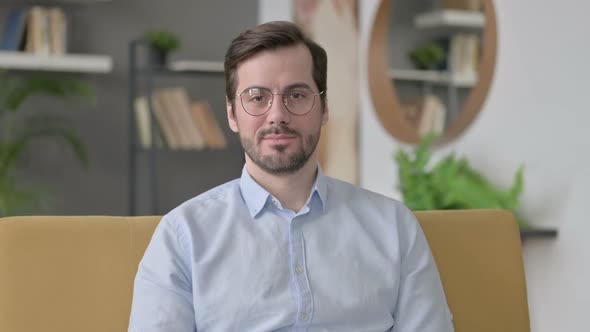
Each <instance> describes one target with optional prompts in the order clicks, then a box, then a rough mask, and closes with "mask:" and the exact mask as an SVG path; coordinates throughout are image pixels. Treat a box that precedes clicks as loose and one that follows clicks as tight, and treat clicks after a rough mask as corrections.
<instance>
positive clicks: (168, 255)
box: [129, 216, 197, 332]
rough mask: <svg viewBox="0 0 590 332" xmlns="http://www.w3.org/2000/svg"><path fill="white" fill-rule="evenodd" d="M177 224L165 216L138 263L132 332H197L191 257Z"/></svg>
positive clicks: (130, 323) (131, 317)
mask: <svg viewBox="0 0 590 332" xmlns="http://www.w3.org/2000/svg"><path fill="white" fill-rule="evenodd" d="M183 240H184V238H183V237H182V236H181V235H180V234H179V232H178V227H177V225H176V223H174V222H173V220H171V218H170V217H168V216H167V217H164V218H163V219H162V221H161V222H160V224H159V225H158V227H157V228H156V231H155V232H154V235H153V237H152V240H151V242H150V244H149V245H148V247H147V249H146V251H145V254H144V256H143V258H142V260H141V262H140V264H139V268H138V271H137V275H136V276H135V285H134V289H133V303H132V306H131V316H130V320H129V332H187V331H188V332H192V331H196V330H197V329H196V325H195V313H194V307H193V300H192V282H191V279H192V278H191V273H190V271H191V270H190V254H189V251H188V250H187V243H184V242H183Z"/></svg>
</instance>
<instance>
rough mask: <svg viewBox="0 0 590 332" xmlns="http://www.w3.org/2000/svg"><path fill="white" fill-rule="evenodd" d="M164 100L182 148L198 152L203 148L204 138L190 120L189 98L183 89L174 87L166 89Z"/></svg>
mask: <svg viewBox="0 0 590 332" xmlns="http://www.w3.org/2000/svg"><path fill="white" fill-rule="evenodd" d="M165 93H166V98H167V101H168V104H167V105H169V106H170V108H169V109H168V111H171V112H173V116H174V117H175V118H176V121H177V130H178V131H179V132H180V134H181V136H182V137H183V142H184V147H185V148H187V149H196V150H200V149H203V148H204V147H205V145H206V144H205V138H204V137H203V134H202V133H201V131H200V130H199V128H198V126H197V125H196V124H195V122H194V121H193V119H192V116H191V109H190V103H191V101H190V98H189V96H188V93H187V92H186V90H185V89H184V88H181V87H175V88H169V89H166V91H165Z"/></svg>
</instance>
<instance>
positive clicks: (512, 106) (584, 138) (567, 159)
mask: <svg viewBox="0 0 590 332" xmlns="http://www.w3.org/2000/svg"><path fill="white" fill-rule="evenodd" d="M259 1H260V2H259V3H260V5H261V7H265V8H262V9H261V11H260V12H261V16H260V17H259V21H260V22H263V21H268V20H273V19H281V18H288V17H290V12H289V6H288V4H287V3H288V2H289V1H288V0H281V1H276V0H270V1H269V0H266V1H265V0H259ZM359 1H360V16H361V17H360V18H361V20H360V28H361V33H360V37H361V54H360V61H361V68H366V63H364V61H366V58H367V54H366V51H367V47H368V44H369V35H370V26H371V23H372V20H373V17H374V15H375V12H376V10H377V6H378V5H379V0H359ZM384 1H387V0H384ZM406 1H411V0H406ZM495 4H496V14H497V20H498V30H499V31H498V48H499V51H498V58H497V65H496V72H495V78H494V82H493V85H492V89H491V91H490V94H489V95H488V99H487V102H486V104H485V105H484V108H483V110H482V112H481V113H480V115H479V117H478V118H477V119H476V121H475V122H474V123H473V125H472V126H471V127H470V128H469V129H468V130H467V131H466V133H465V134H464V135H463V136H462V137H461V138H459V139H458V140H457V141H456V142H455V143H454V144H452V145H450V146H448V147H446V148H445V149H443V150H441V151H440V152H439V156H440V155H442V154H445V153H446V152H448V151H450V150H454V151H456V152H457V153H458V154H459V155H462V156H466V157H467V158H468V159H469V160H470V162H471V163H472V165H473V166H474V167H475V168H476V169H478V170H481V171H482V172H483V173H484V174H485V175H487V176H488V177H490V178H491V179H493V180H494V181H495V182H496V183H497V184H498V185H500V186H508V185H509V184H510V183H511V181H512V177H513V175H514V172H515V171H516V169H517V168H518V166H520V165H521V164H522V165H525V186H526V189H525V193H524V197H523V199H524V201H523V209H522V210H523V213H524V215H525V216H526V217H527V218H528V219H530V221H531V223H533V224H534V225H536V226H547V227H557V228H558V229H559V236H558V238H557V239H543V240H528V241H527V242H526V243H525V244H524V248H523V249H524V261H525V268H526V275H527V284H528V291H529V306H530V312H531V324H532V331H533V332H557V331H560V332H561V331H567V332H578V331H580V332H582V331H588V326H587V325H588V324H587V322H586V320H587V319H585V318H587V315H588V313H589V309H590V282H589V281H588V280H590V264H589V263H590V220H588V219H589V218H588V217H587V216H586V215H587V214H589V213H590V212H588V211H586V210H587V209H585V210H584V211H583V208H585V207H586V206H585V204H588V200H589V198H590V130H588V129H590V42H589V41H590V37H589V36H588V35H587V34H588V32H590V18H589V17H588V13H590V2H587V1H582V0H561V1H549V0H518V1H514V0H496V1H495ZM360 74H361V117H360V120H361V133H360V151H361V160H360V168H361V184H362V186H364V187H366V188H368V189H371V190H374V191H376V192H380V193H382V194H385V195H388V196H392V197H397V198H399V194H398V193H397V192H396V190H395V189H394V188H395V187H396V185H397V180H396V178H397V174H396V167H395V164H394V163H393V159H392V158H393V153H394V151H395V149H396V148H397V147H398V144H397V143H396V142H395V141H394V140H393V139H392V138H391V137H390V136H389V134H387V133H386V132H385V130H384V129H383V128H382V127H381V125H380V124H379V123H378V121H377V118H376V115H375V114H374V112H373V106H372V104H371V100H370V94H369V92H368V84H367V78H366V71H364V70H361V73H360ZM332 111H333V112H337V110H332ZM435 157H436V156H435ZM500 319H501V318H500Z"/></svg>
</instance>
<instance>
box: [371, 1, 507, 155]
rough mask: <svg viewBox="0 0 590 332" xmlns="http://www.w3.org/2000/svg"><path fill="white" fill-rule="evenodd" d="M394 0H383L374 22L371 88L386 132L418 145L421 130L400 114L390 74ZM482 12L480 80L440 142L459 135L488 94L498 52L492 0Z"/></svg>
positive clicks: (484, 2)
mask: <svg viewBox="0 0 590 332" xmlns="http://www.w3.org/2000/svg"><path fill="white" fill-rule="evenodd" d="M398 1H400V0H398ZM394 2H395V0H381V2H380V4H379V8H378V9H377V13H376V15H375V19H374V21H373V26H372V32H371V39H370V44H369V57H368V67H369V68H368V74H369V90H370V93H371V97H372V101H373V108H374V110H375V112H376V113H377V116H378V118H379V121H380V122H381V125H382V126H383V127H384V128H385V129H386V130H387V132H389V134H390V135H392V136H393V137H394V138H395V139H397V140H400V141H402V142H404V143H409V144H418V143H419V142H420V141H421V138H420V136H419V134H418V131H417V129H416V128H414V127H412V126H411V125H410V123H409V122H408V121H407V120H406V119H405V118H404V116H403V114H402V113H401V107H400V101H399V98H398V95H397V93H396V89H395V84H394V83H393V80H392V79H391V78H390V77H389V71H390V69H389V67H390V65H389V60H388V54H387V53H388V49H387V45H388V44H389V38H388V37H389V29H390V20H389V19H390V14H391V6H392V5H393V3H394ZM483 12H484V16H485V28H484V32H483V43H482V48H481V49H482V54H481V58H480V64H479V68H478V70H477V72H478V79H477V83H476V84H475V85H474V86H473V88H471V91H470V92H469V96H468V97H467V99H466V100H465V103H464V104H463V108H462V110H461V111H460V112H459V113H458V115H457V118H456V119H454V120H453V122H452V123H450V124H449V126H448V127H446V129H445V131H444V133H443V135H442V136H441V137H440V138H439V139H438V141H437V143H447V142H450V141H452V140H454V139H456V138H457V137H459V136H460V135H461V134H462V133H463V132H464V130H465V129H466V128H467V127H468V126H469V125H470V124H471V123H472V122H473V120H474V119H475V118H476V117H477V115H478V113H479V112H480V110H481V108H482V106H483V103H484V102H485V99H486V97H487V95H488V93H489V90H490V87H491V84H492V79H493V76H494V69H495V66H496V53H497V25H496V14H495V9H494V4H493V2H492V0H483Z"/></svg>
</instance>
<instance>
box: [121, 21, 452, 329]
mask: <svg viewBox="0 0 590 332" xmlns="http://www.w3.org/2000/svg"><path fill="white" fill-rule="evenodd" d="M326 68H327V58H326V53H325V52H324V50H323V49H322V48H321V47H320V46H319V45H317V44H315V43H314V42H312V41H310V40H309V39H307V38H306V37H305V36H304V35H303V33H302V32H301V30H299V29H298V28H297V26H295V25H294V24H292V23H287V22H270V23H266V24H262V25H259V26H258V27H256V28H254V29H252V30H248V31H245V32H244V33H242V34H241V35H240V36H238V37H237V38H236V39H234V40H233V41H232V43H231V45H230V47H229V50H228V52H227V54H226V57H225V77H226V95H227V118H228V121H229V126H230V127H231V129H232V130H233V131H234V132H236V133H238V134H239V136H240V140H241V142H242V145H243V147H244V150H245V157H246V163H245V166H244V169H243V171H242V176H241V178H240V179H236V180H234V181H231V182H228V183H226V184H223V185H221V186H219V187H216V188H214V189H212V190H210V191H208V192H206V193H204V194H202V195H200V196H198V197H196V198H193V199H191V200H189V201H187V202H185V203H184V204H182V205H181V206H179V207H178V208H176V209H174V210H172V211H171V212H170V213H168V214H167V215H166V216H164V218H163V219H162V221H161V222H160V224H159V226H158V228H157V229H156V231H155V233H154V236H153V238H152V241H151V243H150V245H149V246H148V248H147V250H146V252H145V255H144V257H143V259H142V261H141V263H140V266H139V270H138V272H137V276H136V279H135V288H134V298H133V306H132V311H131V321H130V330H131V331H137V332H147V331H150V332H153V331H158V332H159V331H162V332H164V331H166V332H171V331H199V332H203V331H205V332H207V331H216V332H217V331H338V332H342V331H355V332H359V331H396V332H410V331H420V332H429V331H430V332H446V331H452V330H453V326H452V322H451V315H450V312H449V309H448V306H447V303H446V300H445V296H444V292H443V289H442V286H441V282H440V278H439V274H438V271H437V269H436V266H435V264H434V261H433V258H432V255H431V253H430V249H429V247H428V244H427V242H426V239H425V237H424V235H423V233H422V231H421V229H420V227H419V225H418V223H417V221H416V219H415V218H414V216H413V214H412V213H411V212H410V211H409V210H408V209H406V208H405V207H404V206H403V205H402V204H401V203H399V202H397V201H394V200H392V199H389V198H386V197H383V196H381V195H378V194H375V193H372V192H369V191H366V190H363V189H359V188H357V187H354V186H352V185H350V184H347V183H345V182H341V181H338V180H335V179H332V178H329V177H326V176H324V175H322V172H321V169H320V168H319V167H318V164H317V155H316V154H317V153H316V150H315V148H316V145H317V143H318V140H319V137H320V129H321V127H322V125H324V124H325V123H326V122H327V121H328V114H329V112H328V108H327V105H326V96H327V93H326ZM335 111H337V110H335Z"/></svg>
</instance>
